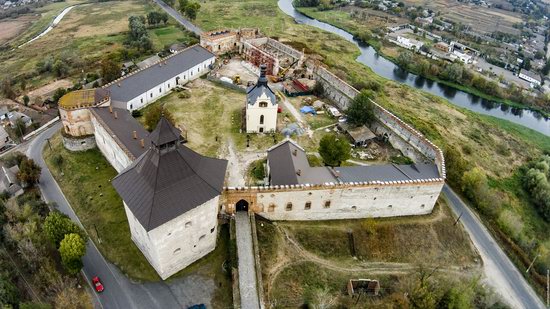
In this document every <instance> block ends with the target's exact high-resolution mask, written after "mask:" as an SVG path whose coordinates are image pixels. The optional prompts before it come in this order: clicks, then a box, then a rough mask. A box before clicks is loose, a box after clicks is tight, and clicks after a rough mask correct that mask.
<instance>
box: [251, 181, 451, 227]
mask: <svg viewBox="0 0 550 309" xmlns="http://www.w3.org/2000/svg"><path fill="white" fill-rule="evenodd" d="M442 187H443V182H433V183H422V184H399V185H398V184H395V185H380V186H348V187H344V186H343V187H335V188H323V189H319V188H312V189H310V190H308V189H307V188H304V189H299V190H297V189H289V190H287V191H285V190H284V189H282V190H276V191H265V192H258V193H257V206H258V207H259V209H260V210H261V211H260V213H259V214H260V215H262V216H263V217H265V218H267V219H269V220H283V221H286V220H299V221H307V220H337V219H362V218H369V217H373V218H376V217H398V216H416V215H425V214H429V213H431V212H432V210H433V207H434V206H435V202H436V201H437V199H438V197H439V193H440V192H441V188H442ZM327 201H329V202H330V206H329V207H325V203H326V202H327ZM308 202H309V203H311V206H310V209H306V203H308ZM288 203H292V208H291V209H290V210H287V205H288Z"/></svg>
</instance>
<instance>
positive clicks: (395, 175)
mask: <svg viewBox="0 0 550 309" xmlns="http://www.w3.org/2000/svg"><path fill="white" fill-rule="evenodd" d="M335 170H336V171H338V172H339V177H338V179H340V180H341V181H343V182H366V181H398V180H419V179H432V178H439V177H441V176H440V175H439V171H438V170H437V166H436V165H435V164H425V163H421V164H411V165H396V164H385V165H369V166H347V167H336V168H335Z"/></svg>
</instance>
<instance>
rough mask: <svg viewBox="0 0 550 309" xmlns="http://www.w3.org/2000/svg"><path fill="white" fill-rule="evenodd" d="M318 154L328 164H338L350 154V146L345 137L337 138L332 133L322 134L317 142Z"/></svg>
mask: <svg viewBox="0 0 550 309" xmlns="http://www.w3.org/2000/svg"><path fill="white" fill-rule="evenodd" d="M319 154H320V155H321V157H322V158H323V161H324V162H325V164H326V165H328V166H340V164H341V163H342V162H343V161H346V160H348V159H349V158H350V156H351V146H350V144H349V142H348V141H347V140H346V139H345V138H340V139H339V138H338V137H337V136H336V135H334V134H329V135H325V136H323V138H322V139H321V142H319Z"/></svg>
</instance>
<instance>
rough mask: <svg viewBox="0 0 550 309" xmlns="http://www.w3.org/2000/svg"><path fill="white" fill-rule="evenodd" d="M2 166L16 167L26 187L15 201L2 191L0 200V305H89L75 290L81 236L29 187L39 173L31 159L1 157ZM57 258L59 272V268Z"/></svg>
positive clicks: (82, 249)
mask: <svg viewBox="0 0 550 309" xmlns="http://www.w3.org/2000/svg"><path fill="white" fill-rule="evenodd" d="M4 164H5V165H6V166H12V165H15V164H18V165H19V168H20V170H21V172H20V173H19V174H18V175H17V177H18V178H20V179H21V180H22V181H25V182H26V183H27V184H29V186H28V188H27V189H26V190H25V193H24V194H23V195H21V196H19V197H17V198H9V195H7V194H5V193H3V194H1V196H0V243H1V245H0V305H2V307H3V308H6V307H7V308H52V307H55V308H84V307H86V306H89V304H90V303H91V302H90V299H89V296H88V294H87V293H86V291H85V290H83V289H82V288H79V287H78V284H77V283H78V279H77V278H76V277H74V274H76V273H78V272H79V271H80V268H81V262H80V261H81V257H82V256H83V254H84V253H85V238H84V236H82V235H84V232H83V231H82V230H81V229H80V228H79V227H78V226H77V225H76V224H74V223H73V222H72V221H70V219H68V218H67V217H66V216H64V215H62V214H60V213H58V212H49V208H48V205H47V204H45V203H44V202H43V201H42V199H41V198H40V193H39V191H38V190H37V189H35V188H33V187H32V185H31V184H34V183H36V182H37V180H38V177H39V175H40V168H39V167H38V166H37V165H36V164H34V162H33V161H32V160H30V159H28V158H27V157H25V156H24V155H21V154H17V155H13V156H10V157H8V158H6V159H4ZM73 235H76V236H73ZM59 239H61V240H60V241H59ZM56 249H57V250H56ZM59 258H60V259H61V261H62V263H61V265H62V266H63V268H61V267H59V265H58V264H59V263H58V262H57V261H58V260H59ZM63 269H65V271H64V270H63Z"/></svg>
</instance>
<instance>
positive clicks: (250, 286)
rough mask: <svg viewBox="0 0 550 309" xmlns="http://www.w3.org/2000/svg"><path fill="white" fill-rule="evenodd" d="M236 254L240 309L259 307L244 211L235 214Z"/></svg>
mask: <svg viewBox="0 0 550 309" xmlns="http://www.w3.org/2000/svg"><path fill="white" fill-rule="evenodd" d="M235 227H236V235H237V236H236V237H237V255H238V256H239V292H240V293H241V308H242V309H259V308H260V300H259V299H258V290H257V284H256V266H255V264H254V248H253V244H252V228H251V226H250V217H249V216H248V213H247V212H246V211H239V212H237V214H236V215H235Z"/></svg>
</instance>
